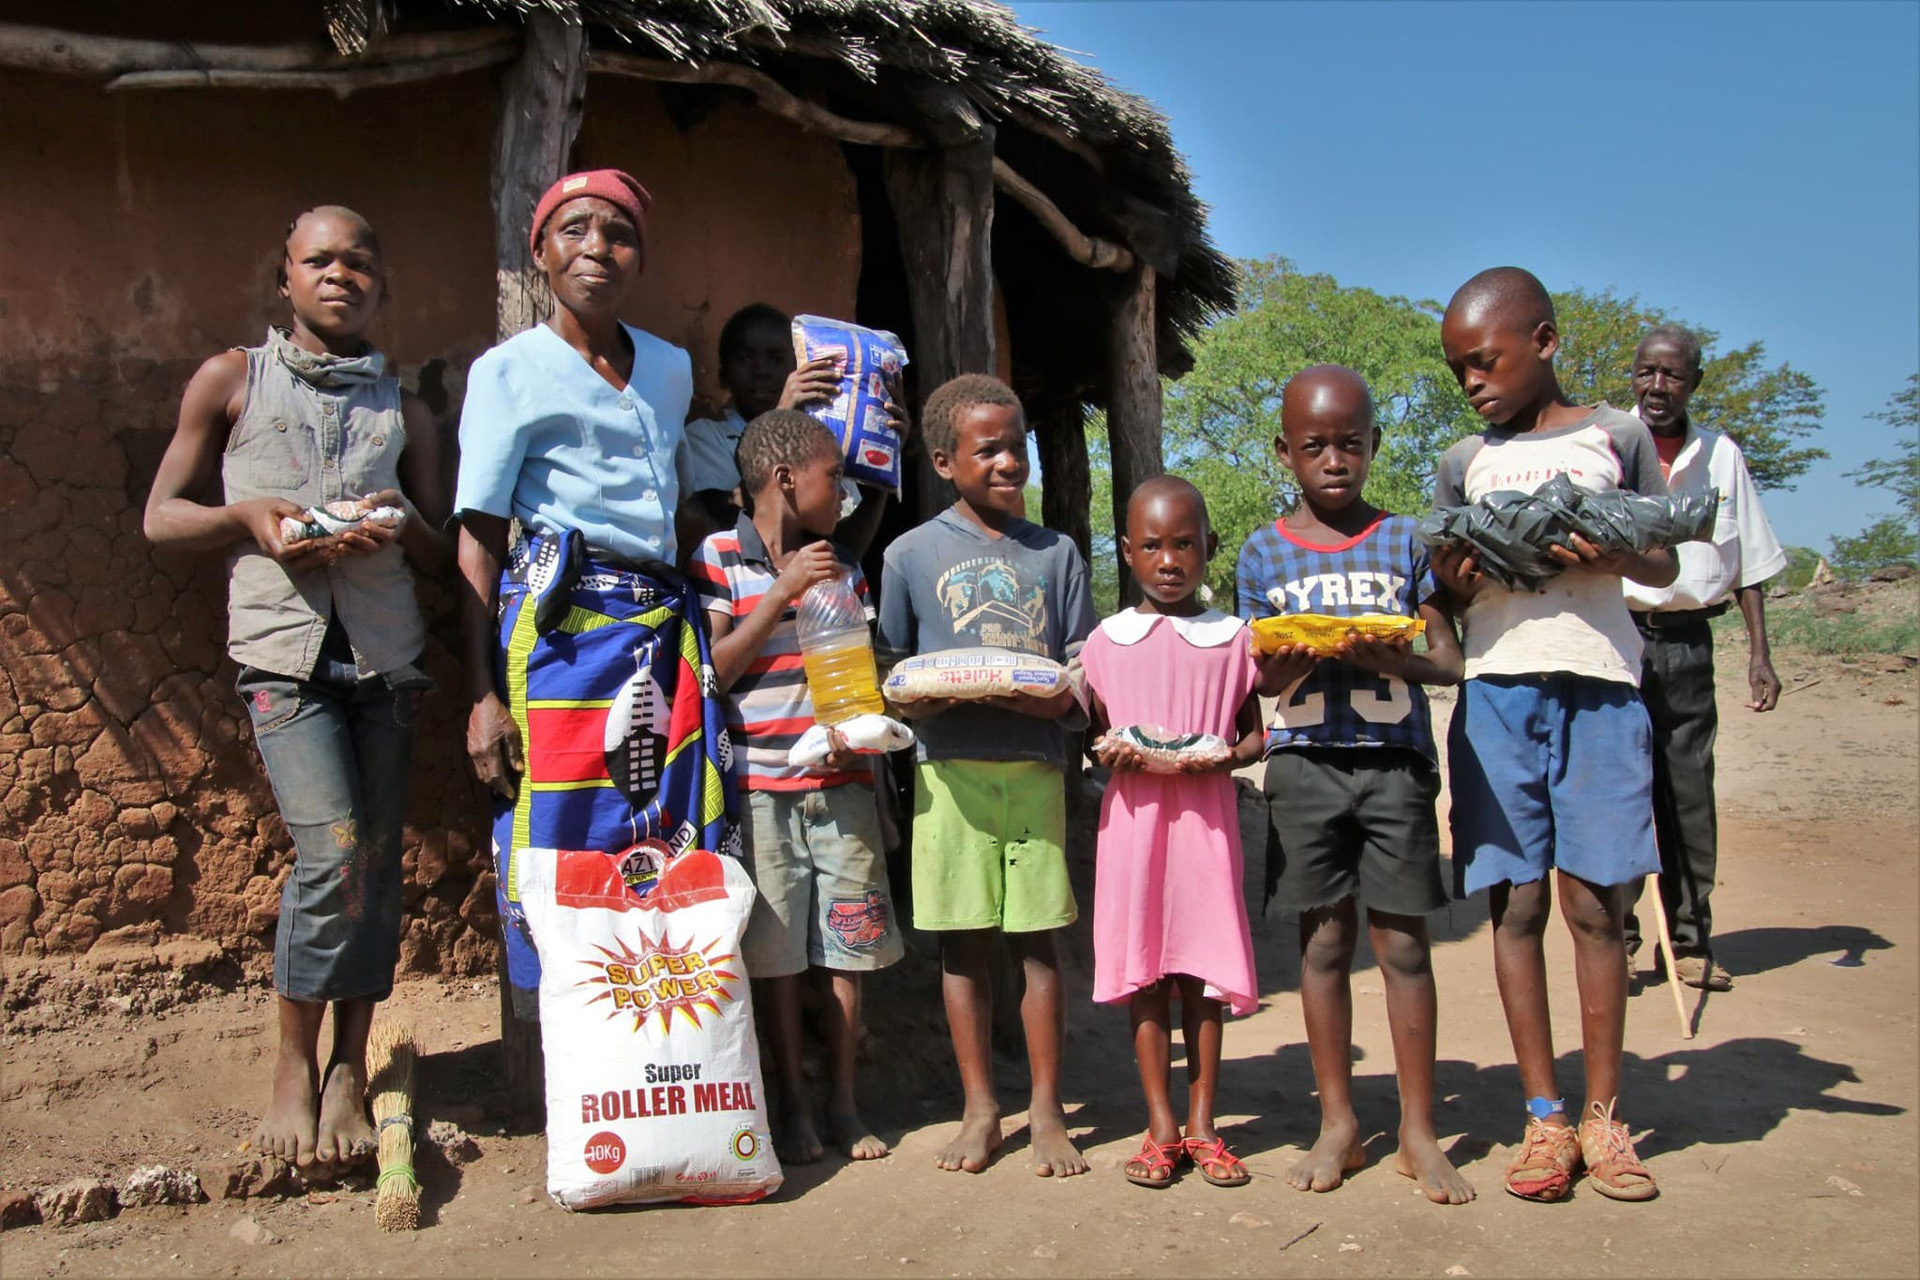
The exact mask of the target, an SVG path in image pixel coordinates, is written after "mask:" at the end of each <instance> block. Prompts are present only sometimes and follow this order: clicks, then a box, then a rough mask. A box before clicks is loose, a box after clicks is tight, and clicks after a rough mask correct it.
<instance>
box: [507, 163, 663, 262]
mask: <svg viewBox="0 0 1920 1280" xmlns="http://www.w3.org/2000/svg"><path fill="white" fill-rule="evenodd" d="M581 196H597V197H598V198H600V199H602V200H605V201H606V202H607V203H608V204H610V205H612V206H614V208H616V209H618V210H620V212H622V213H624V214H626V215H627V217H628V218H629V219H630V220H631V221H632V223H633V229H634V230H635V231H638V232H639V233H640V265H641V266H642V267H644V266H646V265H647V210H648V209H649V208H651V207H652V206H653V197H652V196H650V195H648V194H647V189H646V188H645V187H643V186H641V185H640V182H639V179H637V178H635V177H634V176H633V175H632V174H630V173H623V172H621V171H620V170H618V169H588V170H587V171H586V172H584V173H570V174H568V175H567V176H566V177H564V178H562V179H560V181H558V182H556V183H554V184H553V185H552V186H550V187H548V188H547V193H546V194H545V195H543V196H541V197H540V203H539V204H537V205H535V206H534V207H533V230H532V231H530V232H528V234H527V245H528V248H529V249H530V250H537V249H539V247H540V233H541V232H543V231H545V230H546V229H547V219H549V218H551V217H552V216H553V211H554V210H555V209H558V208H559V207H560V206H561V205H563V204H565V203H566V202H567V201H569V200H578V199H579V198H580V197H581Z"/></svg>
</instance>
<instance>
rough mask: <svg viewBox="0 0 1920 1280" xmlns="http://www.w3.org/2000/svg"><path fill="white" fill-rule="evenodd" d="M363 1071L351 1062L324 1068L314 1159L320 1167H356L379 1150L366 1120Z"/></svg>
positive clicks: (365, 1088)
mask: <svg viewBox="0 0 1920 1280" xmlns="http://www.w3.org/2000/svg"><path fill="white" fill-rule="evenodd" d="M366 1095H367V1073H366V1068H364V1067H361V1066H358V1065H356V1064H354V1063H351V1062H334V1063H330V1064H328V1066H327V1079H326V1082H325V1083H324V1084H322V1085H321V1086H320V1123H319V1126H318V1131H317V1133H316V1134H315V1138H314V1144H313V1158H314V1159H315V1160H316V1161H318V1162H319V1163H321V1164H337V1165H350V1164H358V1163H360V1162H361V1161H362V1160H365V1159H366V1158H367V1157H369V1156H371V1155H373V1153H374V1152H375V1151H377V1150H378V1149H379V1143H378V1141H377V1140H376V1139H375V1138H374V1136H373V1123H372V1122H371V1121H370V1120H368V1119H367V1097H366Z"/></svg>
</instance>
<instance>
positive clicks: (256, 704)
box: [235, 651, 429, 1001]
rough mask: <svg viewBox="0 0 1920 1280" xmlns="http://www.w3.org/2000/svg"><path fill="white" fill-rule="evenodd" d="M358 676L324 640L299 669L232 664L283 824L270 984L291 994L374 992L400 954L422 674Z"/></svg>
mask: <svg viewBox="0 0 1920 1280" xmlns="http://www.w3.org/2000/svg"><path fill="white" fill-rule="evenodd" d="M403 670H404V671H405V672H406V673H407V676H406V677H405V678H402V677H399V676H396V677H394V678H393V679H392V682H391V683H390V682H389V679H387V678H383V677H380V676H374V677H370V678H368V679H365V680H362V679H360V678H359V676H358V673H357V672H356V671H355V669H354V665H353V663H352V661H351V660H346V661H342V660H341V659H340V658H338V657H335V656H332V655H330V654H328V653H327V652H325V651H323V652H322V654H321V656H320V659H319V661H318V662H317V663H315V664H314V669H313V674H312V676H310V677H309V678H308V679H305V680H296V679H293V678H292V677H290V676H282V675H276V674H274V673H273V672H270V671H261V670H258V669H257V668H254V667H243V668H241V671H240V679H239V682H238V684H237V685H236V686H235V687H236V688H237V689H238V691H239V693H240V696H241V698H242V699H244V700H245V702H246V704H247V713H248V714H249V715H250V716H252V717H253V736H254V741H255V743H256V744H257V745H258V746H259V748H260V759H261V761H262V763H264V764H265V765H266V769H267V780H268V781H269V782H271V783H272V784H273V796H274V800H275V801H276V802H277V803H278V804H279V806H280V817H281V819H282V820H283V821H284V822H285V823H286V824H287V830H288V831H289V832H290V833H292V835H293V849H294V858H293V870H292V871H291V872H290V873H289V874H288V876H287V883H286V886H285V888H283V889H282V890H281V893H280V924H279V928H278V929H277V930H276V932H275V935H274V944H273V985H274V989H275V990H277V991H278V992H279V993H280V994H281V995H283V996H285V997H287V998H288V999H291V1000H306V1001H331V1000H384V999H385V998H386V997H387V996H388V994H390V993H391V992H392V990H393V970H394V965H395V964H396V962H397V961H398V960H399V955H400V878H401V876H400V827H401V809H402V806H403V804H404V802H405V799H406V784H407V769H408V765H409V763H410V762H411V759H412V755H413V721H414V710H415V707H416V705H417V704H418V702H419V698H420V694H421V692H422V690H423V688H424V687H426V686H427V684H428V683H429V682H428V681H427V680H426V678H425V677H424V676H421V675H419V674H418V672H417V670H416V669H414V668H411V667H409V668H404V669H403Z"/></svg>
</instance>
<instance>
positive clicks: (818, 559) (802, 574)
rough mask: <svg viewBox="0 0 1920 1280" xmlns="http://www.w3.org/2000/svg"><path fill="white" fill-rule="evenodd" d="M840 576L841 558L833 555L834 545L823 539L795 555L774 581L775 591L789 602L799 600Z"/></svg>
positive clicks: (811, 543) (808, 545)
mask: <svg viewBox="0 0 1920 1280" xmlns="http://www.w3.org/2000/svg"><path fill="white" fill-rule="evenodd" d="M839 576H840V557H838V556H836V555H834V554H833V544H832V543H831V542H828V541H827V540H826V539H824V538H822V539H821V540H820V541H818V542H810V543H808V544H807V545H806V546H804V547H802V548H800V549H799V550H798V551H796V552H794V553H793V558H792V559H791V560H789V561H787V565H786V568H784V569H782V570H780V576H779V577H777V578H775V579H774V580H773V589H774V590H775V591H777V592H779V593H780V594H781V595H782V596H783V597H785V598H786V599H787V600H789V601H792V600H798V599H799V598H800V597H801V596H803V595H805V594H806V593H807V592H808V591H809V590H810V589H812V588H813V587H816V586H818V585H819V584H820V583H822V582H831V581H832V580H833V579H835V578H837V577H839Z"/></svg>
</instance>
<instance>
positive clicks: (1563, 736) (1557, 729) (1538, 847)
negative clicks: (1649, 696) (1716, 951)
mask: <svg viewBox="0 0 1920 1280" xmlns="http://www.w3.org/2000/svg"><path fill="white" fill-rule="evenodd" d="M1447 753H1448V757H1449V764H1450V766H1451V769H1452V775H1453V874H1454V884H1455V887H1456V889H1457V891H1458V892H1459V893H1460V894H1461V895H1462V896H1465V895H1466V894H1469V893H1478V892H1480V890H1482V889H1486V888H1490V887H1492V886H1493V885H1496V884H1531V883H1532V882H1533V881H1535V880H1542V879H1545V878H1546V874H1547V872H1548V870H1549V869H1552V868H1557V869H1559V870H1561V871H1564V872H1566V873H1567V874H1568V875H1570V876H1575V877H1577V878H1579V879H1581V880H1585V881H1587V882H1588V883H1589V884H1597V885H1614V884H1627V883H1629V882H1631V881H1634V880H1638V879H1640V878H1641V877H1643V876H1645V875H1647V874H1648V873H1650V872H1654V871H1658V870H1659V869H1660V851H1659V848H1658V846H1657V845H1656V844H1655V843H1654V837H1653V730H1652V727H1651V726H1650V724H1649V722H1648V720H1647V709H1646V707H1645V706H1644V705H1643V704H1642V703H1641V701H1640V694H1639V691H1638V690H1636V689H1634V688H1633V686H1632V685H1626V684H1618V683H1616V682H1614V681H1611V680H1595V679H1592V678H1591V677H1587V676H1572V675H1564V674H1553V675H1542V676H1485V677H1478V678H1475V679H1472V680H1468V681H1467V682H1466V683H1465V684H1463V685H1462V686H1461V687H1460V702H1459V705H1458V706H1456V707H1455V708H1454V711H1453V723H1452V725H1451V726H1450V727H1449V728H1448V730H1447Z"/></svg>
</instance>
